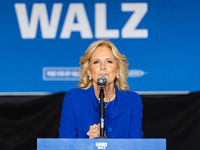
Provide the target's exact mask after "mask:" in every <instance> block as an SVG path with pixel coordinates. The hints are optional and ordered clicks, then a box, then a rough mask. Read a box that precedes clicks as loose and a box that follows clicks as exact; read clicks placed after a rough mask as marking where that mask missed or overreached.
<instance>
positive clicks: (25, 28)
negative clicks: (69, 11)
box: [14, 3, 63, 39]
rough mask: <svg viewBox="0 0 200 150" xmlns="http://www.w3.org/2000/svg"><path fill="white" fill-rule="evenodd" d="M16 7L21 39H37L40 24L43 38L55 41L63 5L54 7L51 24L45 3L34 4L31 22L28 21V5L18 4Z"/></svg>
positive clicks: (59, 4)
mask: <svg viewBox="0 0 200 150" xmlns="http://www.w3.org/2000/svg"><path fill="white" fill-rule="evenodd" d="M14 6H15V11H16V15H17V20H18V24H19V29H20V33H21V37H22V38H23V39H34V38H35V37H36V33H37V26H38V22H40V28H41V33H42V38H44V39H53V38H55V37H56V33H57V29H58V23H59V20H60V14H61V10H62V6H63V5H62V4H61V3H57V4H54V5H53V8H52V12H51V17H50V23H49V19H48V13H47V8H46V4H44V3H40V4H39V3H35V4H33V7H32V12H31V17H30V22H29V21H28V15H27V9H26V4H24V3H21V4H19V3H16V4H15V5H14Z"/></svg>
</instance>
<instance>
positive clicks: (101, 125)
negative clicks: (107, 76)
mask: <svg viewBox="0 0 200 150" xmlns="http://www.w3.org/2000/svg"><path fill="white" fill-rule="evenodd" d="M104 97H105V95H104V90H103V88H102V87H101V89H100V93H99V98H100V103H99V114H100V138H102V137H105V136H104V131H105V129H104V127H105V126H104V114H105V106H104V102H103V99H104Z"/></svg>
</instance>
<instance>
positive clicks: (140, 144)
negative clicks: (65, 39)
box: [37, 138, 166, 150]
mask: <svg viewBox="0 0 200 150" xmlns="http://www.w3.org/2000/svg"><path fill="white" fill-rule="evenodd" d="M98 149H106V150H114V149H116V150H166V139H59V138H57V139H55V138H53V139H47V138H46V139H43V138H38V139H37V150H98Z"/></svg>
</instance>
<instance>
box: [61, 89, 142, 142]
mask: <svg viewBox="0 0 200 150" xmlns="http://www.w3.org/2000/svg"><path fill="white" fill-rule="evenodd" d="M115 91H116V97H115V99H114V100H113V101H111V102H110V103H109V104H108V105H107V107H106V108H105V132H106V136H107V137H111V138H142V136H143V131H142V122H141V121H142V116H143V113H142V110H143V104H142V99H141V97H140V96H139V95H138V94H137V93H135V92H132V91H119V90H118V88H117V86H115ZM99 123H100V114H99V100H98V99H97V98H96V96H95V93H94V87H93V86H91V87H90V88H89V89H87V90H83V89H79V88H77V89H71V90H69V91H68V92H67V93H66V95H65V98H64V100H63V106H62V113H61V119H60V128H59V137H60V138H88V135H87V132H88V131H89V128H90V125H93V124H99Z"/></svg>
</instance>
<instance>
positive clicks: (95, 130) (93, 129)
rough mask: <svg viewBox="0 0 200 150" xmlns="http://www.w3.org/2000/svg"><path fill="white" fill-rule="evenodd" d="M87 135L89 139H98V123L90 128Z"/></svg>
mask: <svg viewBox="0 0 200 150" xmlns="http://www.w3.org/2000/svg"><path fill="white" fill-rule="evenodd" d="M87 135H88V136H89V139H93V138H97V137H100V123H99V124H94V125H92V126H90V129H89V131H88V132H87Z"/></svg>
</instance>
